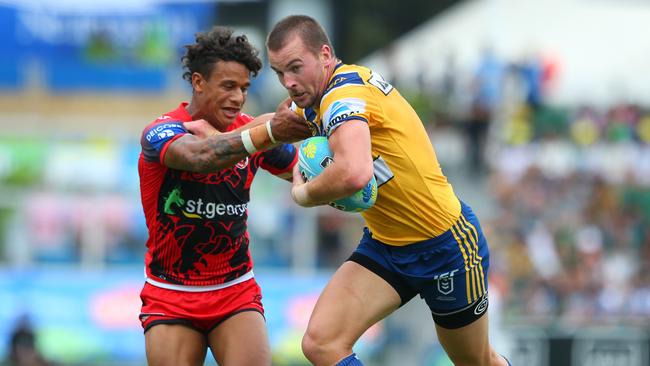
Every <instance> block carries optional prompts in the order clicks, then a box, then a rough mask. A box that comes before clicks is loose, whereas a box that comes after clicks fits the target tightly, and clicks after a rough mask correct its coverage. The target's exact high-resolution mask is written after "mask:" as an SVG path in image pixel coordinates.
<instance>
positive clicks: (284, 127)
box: [138, 27, 311, 366]
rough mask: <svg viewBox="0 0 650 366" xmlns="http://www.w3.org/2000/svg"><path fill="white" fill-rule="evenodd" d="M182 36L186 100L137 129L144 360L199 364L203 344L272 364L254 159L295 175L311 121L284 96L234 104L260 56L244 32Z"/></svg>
mask: <svg viewBox="0 0 650 366" xmlns="http://www.w3.org/2000/svg"><path fill="white" fill-rule="evenodd" d="M186 48H187V51H186V53H185V55H184V56H183V58H182V60H183V66H184V67H185V68H186V69H187V71H186V72H185V73H184V74H183V78H185V79H186V80H188V81H189V82H190V83H191V85H192V99H191V101H190V103H182V104H181V105H180V106H179V107H178V108H176V109H175V110H173V111H171V112H169V113H166V114H164V115H162V116H161V117H159V118H157V119H156V120H155V121H154V122H152V123H150V124H149V125H147V126H146V127H145V128H144V131H143V132H142V136H141V145H142V152H141V154H140V159H139V163H138V170H139V174H140V189H141V199H142V206H143V209H144V214H145V218H146V223H147V227H148V230H149V238H148V240H147V253H146V256H145V275H146V282H145V285H144V287H143V289H142V292H141V295H140V296H141V299H142V309H141V313H140V320H141V322H142V326H143V328H144V332H145V346H146V354H147V362H148V364H149V365H152V366H162V365H170V366H171V365H173V366H198V365H203V363H204V361H205V357H206V354H207V350H208V348H209V349H210V350H211V352H212V354H213V356H214V358H215V359H216V361H217V362H218V363H219V365H222V366H229V365H234V366H246V365H255V366H258V365H270V364H271V355H270V349H269V348H270V347H269V344H268V335H267V331H266V325H265V321H264V316H263V314H264V308H263V306H262V302H261V299H262V293H261V290H260V287H259V286H258V284H257V282H256V281H255V278H254V276H253V262H252V260H251V256H250V252H249V237H248V233H247V226H246V219H247V215H248V212H247V204H248V201H249V199H250V196H249V190H250V187H251V183H252V180H253V177H254V176H255V173H256V172H257V171H258V169H259V168H263V169H266V170H268V171H269V172H271V173H272V174H275V175H277V176H279V177H283V178H286V179H288V180H290V179H291V171H292V168H293V166H294V165H295V164H296V160H297V155H296V149H295V148H294V147H293V145H291V144H290V143H291V142H295V141H299V140H301V139H303V138H305V137H308V136H311V132H310V130H309V128H308V126H307V124H306V123H305V121H304V119H302V118H301V117H299V116H298V115H297V114H295V113H294V112H292V111H291V110H290V109H289V108H288V106H289V104H288V103H283V104H281V105H280V106H279V107H278V109H277V110H276V113H275V114H274V115H273V114H265V115H262V116H260V117H258V118H255V119H254V118H253V117H251V116H248V115H246V114H244V113H242V112H241V109H242V107H243V105H244V102H245V101H246V95H247V91H248V88H249V85H250V76H251V75H252V76H256V75H257V72H258V71H259V70H260V69H261V67H262V62H261V60H260V59H259V57H258V52H257V50H255V49H254V48H253V47H252V46H251V44H250V43H249V42H248V40H247V38H246V36H244V35H233V33H232V31H231V30H229V29H227V28H223V27H215V28H213V29H212V30H211V31H209V32H205V33H198V34H197V36H196V42H195V43H194V44H191V45H188V46H186ZM199 120H203V121H206V122H207V123H209V124H210V125H211V126H212V127H214V128H216V130H218V131H219V132H218V133H212V135H211V136H207V137H206V136H202V135H203V134H204V133H205V131H206V129H205V128H203V129H201V128H200V127H201V124H202V123H205V122H201V123H196V122H191V121H199ZM192 123H194V125H192ZM189 126H194V127H189ZM193 128H195V129H196V130H195V129H193ZM191 132H197V133H196V134H193V133H191ZM200 132H203V133H200Z"/></svg>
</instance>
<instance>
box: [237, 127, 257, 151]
mask: <svg viewBox="0 0 650 366" xmlns="http://www.w3.org/2000/svg"><path fill="white" fill-rule="evenodd" d="M240 136H241V142H242V143H243V144H244V149H246V151H247V152H248V154H249V155H253V154H255V153H256V152H257V149H256V148H255V145H253V139H251V131H250V130H243V131H242V132H241V134H240Z"/></svg>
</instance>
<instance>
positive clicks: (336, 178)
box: [304, 163, 370, 205]
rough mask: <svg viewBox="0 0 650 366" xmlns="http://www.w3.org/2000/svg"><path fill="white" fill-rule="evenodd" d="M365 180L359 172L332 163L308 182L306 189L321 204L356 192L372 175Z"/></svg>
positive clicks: (316, 203) (317, 203) (313, 200)
mask: <svg viewBox="0 0 650 366" xmlns="http://www.w3.org/2000/svg"><path fill="white" fill-rule="evenodd" d="M364 180H365V178H364V177H362V176H360V175H359V174H355V173H354V172H352V171H349V170H348V169H346V168H345V167H343V166H337V165H336V163H332V164H331V165H330V166H328V167H327V169H325V170H323V172H322V173H321V174H320V175H319V176H318V177H316V178H315V179H314V180H312V181H311V182H308V183H306V184H305V188H304V189H305V190H306V194H308V196H309V198H310V200H311V201H312V202H313V203H314V204H315V205H321V204H327V203H329V202H332V201H335V200H338V199H340V198H344V197H348V196H350V195H352V194H354V193H356V192H357V191H358V190H360V189H361V188H363V187H364V186H365V185H366V184H367V183H368V181H370V177H369V178H368V179H367V180H365V181H364Z"/></svg>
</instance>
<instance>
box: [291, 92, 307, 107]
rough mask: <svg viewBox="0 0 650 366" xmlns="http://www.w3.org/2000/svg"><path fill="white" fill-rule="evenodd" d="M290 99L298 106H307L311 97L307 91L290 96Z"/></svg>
mask: <svg viewBox="0 0 650 366" xmlns="http://www.w3.org/2000/svg"><path fill="white" fill-rule="evenodd" d="M291 100H292V101H293V102H294V103H295V104H296V105H297V106H298V107H300V108H307V107H309V106H311V104H312V103H311V98H310V97H309V95H308V94H307V93H304V94H301V95H299V96H292V97H291Z"/></svg>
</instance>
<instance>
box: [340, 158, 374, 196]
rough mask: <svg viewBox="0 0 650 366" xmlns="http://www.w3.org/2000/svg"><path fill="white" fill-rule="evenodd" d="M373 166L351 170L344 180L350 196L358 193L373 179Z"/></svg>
mask: <svg viewBox="0 0 650 366" xmlns="http://www.w3.org/2000/svg"><path fill="white" fill-rule="evenodd" d="M372 174H373V170H372V165H368V166H364V167H359V168H355V169H349V170H348V171H347V172H346V174H345V178H344V179H343V182H344V185H345V188H346V191H347V192H348V193H350V194H352V193H355V192H357V191H358V190H360V189H362V188H363V187H365V186H366V184H368V182H369V181H370V179H372Z"/></svg>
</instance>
